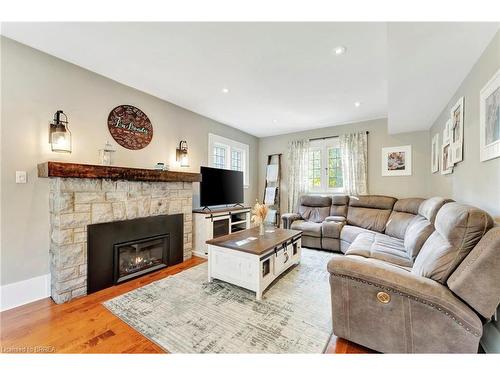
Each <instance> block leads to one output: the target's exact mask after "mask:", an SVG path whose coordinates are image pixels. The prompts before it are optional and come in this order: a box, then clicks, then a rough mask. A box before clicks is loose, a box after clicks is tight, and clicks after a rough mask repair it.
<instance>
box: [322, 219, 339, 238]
mask: <svg viewBox="0 0 500 375" xmlns="http://www.w3.org/2000/svg"><path fill="white" fill-rule="evenodd" d="M343 226H344V222H338V221H323V222H322V223H321V230H322V232H323V237H328V238H340V231H341V230H342V227H343Z"/></svg>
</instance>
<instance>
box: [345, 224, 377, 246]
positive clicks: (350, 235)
mask: <svg viewBox="0 0 500 375" xmlns="http://www.w3.org/2000/svg"><path fill="white" fill-rule="evenodd" d="M360 233H375V232H373V231H371V230H368V229H364V228H360V227H355V226H352V225H344V226H343V227H342V230H341V232H340V240H341V241H343V242H346V243H348V244H351V243H352V242H353V241H354V240H355V239H356V237H357V236H358V234H360Z"/></svg>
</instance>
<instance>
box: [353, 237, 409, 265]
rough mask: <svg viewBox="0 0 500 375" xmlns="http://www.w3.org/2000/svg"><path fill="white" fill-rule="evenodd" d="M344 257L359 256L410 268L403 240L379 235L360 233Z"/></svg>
mask: <svg viewBox="0 0 500 375" xmlns="http://www.w3.org/2000/svg"><path fill="white" fill-rule="evenodd" d="M346 255H359V256H362V257H365V258H373V259H378V260H382V261H385V262H389V263H392V264H395V265H398V266H403V267H411V266H412V264H413V262H412V260H411V259H410V258H409V257H408V255H407V253H406V250H405V247H404V242H403V240H400V239H399V238H395V237H390V236H387V235H385V234H380V233H361V234H359V235H358V236H357V237H356V239H355V240H354V242H353V243H351V246H349V248H348V249H347V251H346Z"/></svg>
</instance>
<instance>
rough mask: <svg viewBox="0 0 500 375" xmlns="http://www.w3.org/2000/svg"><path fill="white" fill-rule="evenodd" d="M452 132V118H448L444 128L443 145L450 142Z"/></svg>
mask: <svg viewBox="0 0 500 375" xmlns="http://www.w3.org/2000/svg"><path fill="white" fill-rule="evenodd" d="M450 133H451V120H450V119H448V121H446V124H444V129H443V145H444V144H447V143H450V139H451V137H450Z"/></svg>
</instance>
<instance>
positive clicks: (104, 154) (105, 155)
mask: <svg viewBox="0 0 500 375" xmlns="http://www.w3.org/2000/svg"><path fill="white" fill-rule="evenodd" d="M113 152H115V149H114V147H113V145H112V144H111V143H109V141H106V144H105V145H104V148H101V149H100V150H99V163H100V164H101V165H111V164H112V163H111V156H112V154H113Z"/></svg>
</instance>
